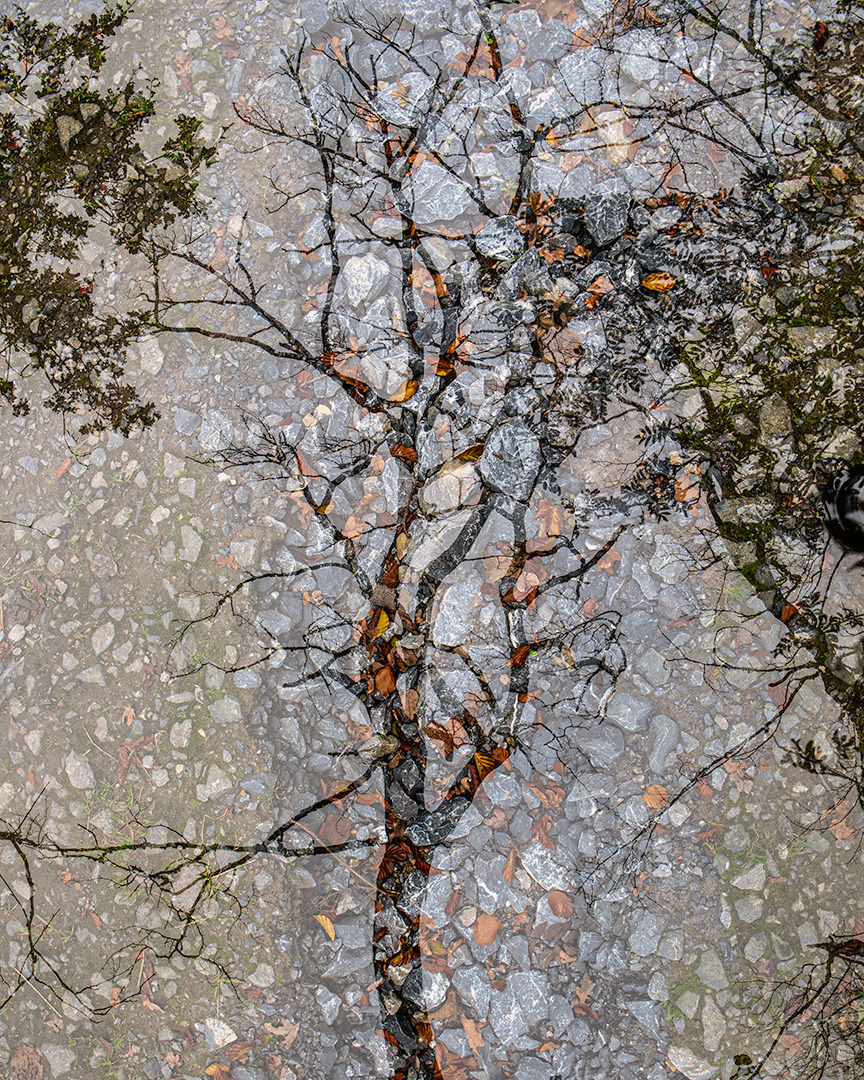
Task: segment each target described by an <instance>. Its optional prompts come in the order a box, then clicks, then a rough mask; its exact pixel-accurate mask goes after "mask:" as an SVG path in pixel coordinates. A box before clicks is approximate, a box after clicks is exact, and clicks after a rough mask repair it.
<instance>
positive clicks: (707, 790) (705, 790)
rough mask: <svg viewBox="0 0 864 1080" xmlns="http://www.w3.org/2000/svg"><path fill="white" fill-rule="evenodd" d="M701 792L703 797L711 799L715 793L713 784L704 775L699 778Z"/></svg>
mask: <svg viewBox="0 0 864 1080" xmlns="http://www.w3.org/2000/svg"><path fill="white" fill-rule="evenodd" d="M699 794H700V795H701V796H702V798H703V799H710V798H711V796H712V795H713V794H714V792H713V791H712V789H711V785H710V784H709V783H708V781H707V780H706V779H705V777H704V776H703V777H702V778H701V779H700V780H699Z"/></svg>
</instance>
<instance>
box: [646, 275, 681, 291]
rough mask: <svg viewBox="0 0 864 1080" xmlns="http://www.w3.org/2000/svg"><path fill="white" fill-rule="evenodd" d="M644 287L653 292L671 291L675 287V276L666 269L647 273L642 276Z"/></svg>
mask: <svg viewBox="0 0 864 1080" xmlns="http://www.w3.org/2000/svg"><path fill="white" fill-rule="evenodd" d="M642 288H643V289H650V290H651V292H669V290H670V289H674V288H675V278H674V277H672V275H671V274H667V272H666V271H665V270H655V271H654V273H653V274H646V275H645V277H644V278H642Z"/></svg>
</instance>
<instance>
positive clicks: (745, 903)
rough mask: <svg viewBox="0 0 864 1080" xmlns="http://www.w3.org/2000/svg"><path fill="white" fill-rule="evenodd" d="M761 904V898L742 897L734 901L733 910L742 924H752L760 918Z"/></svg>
mask: <svg viewBox="0 0 864 1080" xmlns="http://www.w3.org/2000/svg"><path fill="white" fill-rule="evenodd" d="M763 904H764V900H763V899H762V897H761V896H744V897H742V898H741V899H740V900H736V901H735V910H736V911H737V912H738V917H739V918H740V919H741V921H742V922H745V923H753V922H756V920H757V919H758V918H760V917H761V915H762V907H763Z"/></svg>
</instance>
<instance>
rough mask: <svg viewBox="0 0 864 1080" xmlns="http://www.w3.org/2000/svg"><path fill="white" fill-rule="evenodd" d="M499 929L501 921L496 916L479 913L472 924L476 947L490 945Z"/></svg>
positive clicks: (484, 912) (486, 912) (485, 912)
mask: <svg viewBox="0 0 864 1080" xmlns="http://www.w3.org/2000/svg"><path fill="white" fill-rule="evenodd" d="M500 929H501V920H500V919H499V918H498V916H497V915H490V914H489V912H488V911H481V912H480V914H479V915H478V916H477V921H476V922H475V923H474V940H475V941H476V942H477V944H478V945H491V944H492V942H493V941H494V940H495V938H496V937H497V936H498V931H499V930H500Z"/></svg>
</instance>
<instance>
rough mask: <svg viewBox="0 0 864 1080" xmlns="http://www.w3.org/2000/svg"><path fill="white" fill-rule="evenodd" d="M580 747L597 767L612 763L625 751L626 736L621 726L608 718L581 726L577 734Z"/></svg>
mask: <svg viewBox="0 0 864 1080" xmlns="http://www.w3.org/2000/svg"><path fill="white" fill-rule="evenodd" d="M576 738H577V740H578V745H579V749H580V750H582V751H584V752H585V753H586V754H587V755H588V758H589V759H590V761H591V764H592V765H593V766H594V767H595V768H603V767H604V766H606V765H610V764H611V763H612V762H613V761H615V759H616V758H618V757H620V756H621V754H623V752H624V736H623V735H622V733H621V731H620V730H619V728H617V727H615V725H614V724H610V723H609V721H608V720H607V721H606V722H605V723H602V724H592V725H591V726H590V727H585V728H580V730H579V732H578V734H577V736H576Z"/></svg>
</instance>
